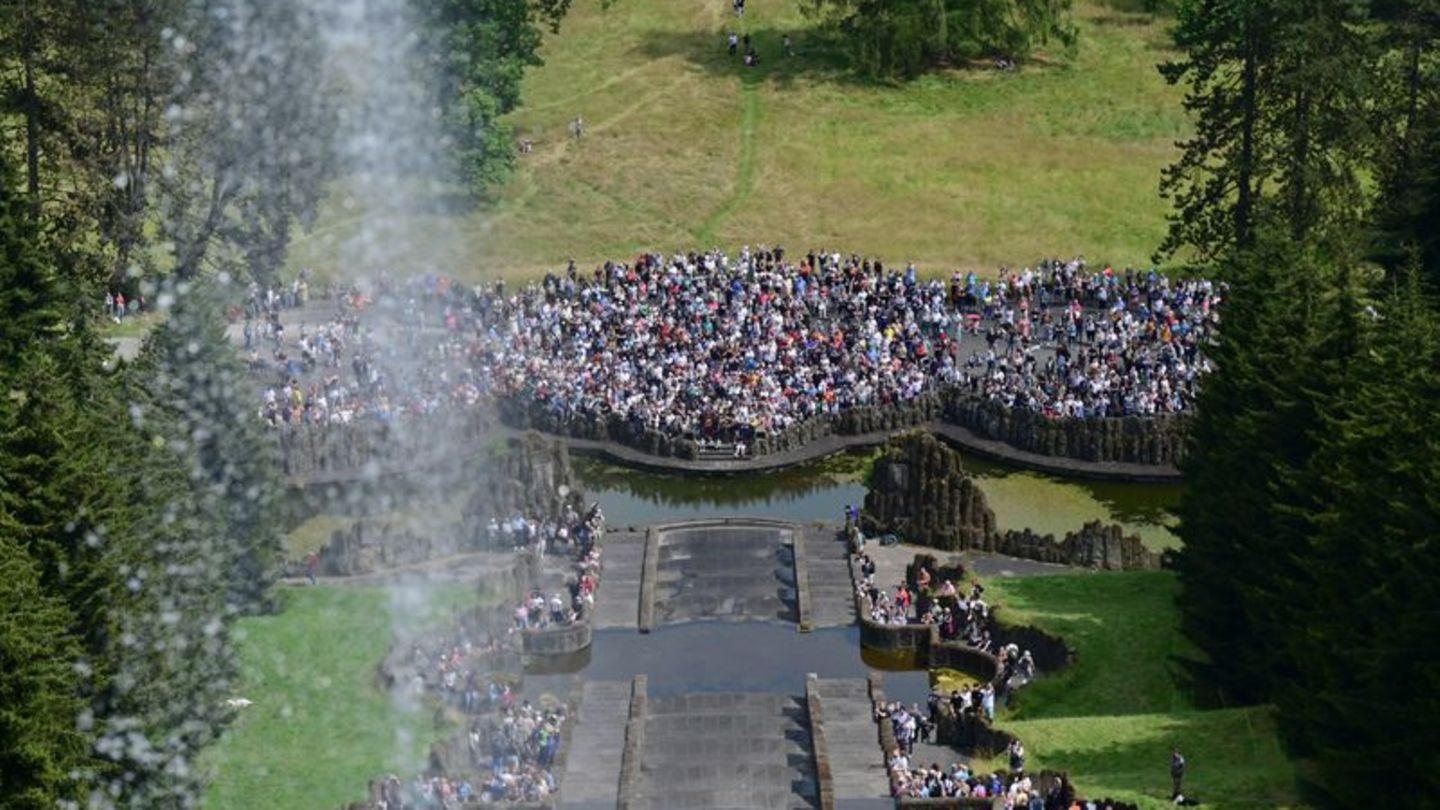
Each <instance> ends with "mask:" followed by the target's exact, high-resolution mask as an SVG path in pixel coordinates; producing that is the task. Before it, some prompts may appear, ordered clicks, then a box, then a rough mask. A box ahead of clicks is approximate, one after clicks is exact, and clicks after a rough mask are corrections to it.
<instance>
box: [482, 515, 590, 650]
mask: <svg viewBox="0 0 1440 810" xmlns="http://www.w3.org/2000/svg"><path fill="white" fill-rule="evenodd" d="M487 531H489V532H490V533H491V535H492V542H494V541H495V540H500V539H501V538H503V543H504V546H513V547H515V548H522V549H523V548H529V549H532V550H535V551H537V552H544V553H549V554H565V555H568V556H569V557H570V558H571V559H572V560H573V561H574V577H573V578H568V577H567V579H566V582H565V587H566V589H567V590H568V592H569V593H568V594H562V593H561V592H560V591H555V592H553V593H551V594H550V595H549V596H546V595H545V594H544V593H543V592H542V591H541V590H539V589H534V590H532V591H531V592H530V594H529V595H528V596H527V597H525V598H524V599H523V600H522V601H521V602H520V604H518V605H516V606H515V613H514V619H515V629H516V630H543V629H546V628H550V627H565V626H568V625H571V624H574V623H575V622H576V621H578V620H580V619H582V618H584V617H585V616H587V615H589V613H590V611H591V610H593V609H594V607H595V589H596V588H598V587H599V586H600V572H601V564H600V549H601V547H600V540H601V538H602V537H603V536H604V534H605V513H604V512H603V511H602V510H601V509H600V505H599V504H594V505H592V506H591V507H590V509H589V510H588V511H587V512H586V514H585V516H584V517H583V518H582V517H581V516H580V515H579V514H578V513H576V512H575V511H574V510H573V509H572V508H570V507H569V506H567V507H566V509H565V514H564V515H563V516H562V517H561V519H560V520H558V521H552V520H537V519H534V518H526V517H524V516H521V515H516V516H515V517H513V518H511V519H510V520H508V521H496V520H494V519H492V520H491V521H490V525H489V527H488V529H487Z"/></svg>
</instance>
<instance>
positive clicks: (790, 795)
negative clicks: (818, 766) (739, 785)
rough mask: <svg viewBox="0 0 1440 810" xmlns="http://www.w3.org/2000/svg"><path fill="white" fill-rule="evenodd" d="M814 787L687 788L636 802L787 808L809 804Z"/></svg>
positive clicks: (729, 809)
mask: <svg viewBox="0 0 1440 810" xmlns="http://www.w3.org/2000/svg"><path fill="white" fill-rule="evenodd" d="M813 796H814V789H813V788H812V789H811V790H810V792H809V793H808V794H806V793H802V794H801V795H800V796H796V795H795V792H794V791H788V790H778V789H777V790H756V791H747V790H742V789H734V788H730V789H719V788H717V789H714V790H704V789H687V790H667V791H665V792H664V793H663V794H661V795H657V796H646V797H645V798H644V799H643V800H642V801H641V802H640V803H639V804H640V806H642V807H645V808H653V809H654V810H782V809H783V810H790V809H791V808H811V807H814V806H815V805H814V804H813V803H812V802H813Z"/></svg>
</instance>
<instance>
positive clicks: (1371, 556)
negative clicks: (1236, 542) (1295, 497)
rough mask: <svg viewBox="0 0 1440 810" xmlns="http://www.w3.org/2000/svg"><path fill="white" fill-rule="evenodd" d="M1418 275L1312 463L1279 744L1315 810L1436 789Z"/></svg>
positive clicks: (1433, 380)
mask: <svg viewBox="0 0 1440 810" xmlns="http://www.w3.org/2000/svg"><path fill="white" fill-rule="evenodd" d="M1419 275H1420V274H1419V268H1418V263H1417V262H1412V264H1411V266H1410V269H1409V270H1408V271H1407V272H1406V273H1405V275H1404V276H1403V280H1402V281H1401V282H1400V283H1397V284H1395V285H1394V288H1395V289H1394V290H1393V292H1392V294H1391V295H1390V296H1389V298H1388V299H1387V301H1386V302H1385V303H1384V304H1383V305H1382V306H1380V307H1379V311H1378V313H1377V315H1376V316H1375V319H1374V320H1375V326H1374V327H1373V328H1365V329H1359V330H1356V331H1357V333H1358V334H1361V335H1362V336H1363V337H1362V340H1363V342H1364V344H1365V349H1366V356H1367V362H1365V363H1363V364H1358V365H1357V366H1355V367H1354V368H1353V369H1352V370H1351V373H1350V374H1349V375H1347V377H1348V378H1347V385H1346V389H1345V391H1344V393H1343V394H1342V395H1341V396H1338V397H1335V398H1333V399H1332V400H1331V401H1330V403H1329V405H1328V407H1327V408H1326V409H1325V413H1324V423H1323V429H1322V430H1321V431H1320V433H1319V435H1318V437H1317V439H1318V444H1319V447H1318V449H1317V451H1316V453H1315V455H1314V458H1313V461H1312V468H1313V470H1314V471H1315V475H1314V479H1315V482H1316V488H1317V490H1318V491H1320V492H1323V493H1324V498H1325V503H1324V504H1323V506H1322V508H1317V509H1315V510H1314V511H1312V512H1311V513H1310V514H1309V515H1307V518H1308V522H1309V527H1310V536H1311V539H1310V542H1309V543H1307V544H1306V546H1305V547H1304V549H1303V552H1302V551H1300V550H1297V551H1296V552H1295V554H1294V557H1295V565H1296V567H1297V568H1298V570H1300V571H1301V572H1302V573H1303V576H1302V577H1301V578H1299V579H1297V580H1296V581H1295V582H1293V583H1291V584H1290V586H1289V587H1288V588H1287V589H1286V598H1287V600H1288V601H1290V603H1291V604H1292V606H1293V609H1294V611H1295V613H1296V621H1295V622H1294V623H1293V625H1292V627H1291V632H1290V633H1289V634H1288V635H1287V636H1286V640H1285V644H1284V645H1283V652H1284V654H1285V655H1286V656H1287V657H1289V658H1291V659H1292V660H1293V661H1294V671H1295V677H1294V678H1293V679H1292V680H1290V681H1288V682H1286V683H1284V684H1282V685H1281V688H1280V689H1278V690H1277V693H1276V703H1277V705H1278V708H1279V710H1280V711H1279V714H1278V717H1279V725H1280V730H1281V732H1282V734H1283V736H1284V738H1285V740H1286V742H1287V744H1288V745H1289V747H1290V748H1291V750H1292V751H1294V752H1295V753H1296V754H1298V755H1299V756H1300V757H1301V758H1302V761H1303V762H1304V764H1305V767H1303V768H1302V774H1303V775H1304V781H1305V783H1306V788H1307V792H1309V793H1310V794H1311V798H1312V799H1313V800H1314V801H1315V803H1316V804H1317V805H1318V806H1322V807H1356V806H1361V805H1367V804H1388V803H1404V802H1407V801H1413V800H1414V798H1415V797H1417V796H1431V795H1435V791H1436V790H1437V789H1440V777H1437V773H1440V771H1437V770H1436V765H1437V762H1436V757H1437V753H1436V749H1435V747H1434V745H1433V744H1431V743H1430V742H1429V741H1430V740H1433V738H1434V728H1435V724H1436V722H1437V721H1440V697H1437V695H1440V652H1437V651H1436V650H1435V648H1434V646H1433V645H1431V644H1427V643H1426V639H1427V638H1428V637H1429V636H1432V635H1433V624H1434V621H1435V618H1436V612H1435V606H1436V605H1440V585H1437V582H1440V579H1437V578H1440V554H1437V553H1436V549H1435V548H1434V543H1435V538H1436V537H1440V440H1437V438H1436V437H1437V435H1440V432H1437V431H1440V417H1437V416H1436V412H1435V410H1434V408H1433V403H1434V402H1435V398H1436V397H1437V396H1440V331H1437V329H1436V326H1435V323H1434V318H1433V303H1432V302H1430V301H1427V300H1426V297H1425V295H1424V294H1423V292H1422V286H1421V284H1420V281H1419Z"/></svg>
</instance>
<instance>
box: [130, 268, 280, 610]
mask: <svg viewBox="0 0 1440 810" xmlns="http://www.w3.org/2000/svg"><path fill="white" fill-rule="evenodd" d="M225 289H226V286H225V285H224V284H216V283H211V282H202V283H190V284H181V285H179V286H177V287H176V288H175V293H176V294H175V295H174V299H175V304H174V306H173V307H171V309H170V311H169V318H168V319H167V320H166V322H165V323H164V324H163V325H161V326H160V327H158V328H157V329H156V330H155V333H154V334H153V335H152V336H151V339H150V342H149V344H148V345H147V346H146V349H145V352H144V354H143V356H142V358H141V360H140V363H139V364H138V365H137V366H136V368H135V369H134V372H135V373H136V374H138V375H139V376H140V377H141V379H143V387H144V389H145V390H144V392H143V398H144V400H145V401H148V402H149V403H150V407H151V408H152V409H153V410H156V411H165V412H166V413H167V414H168V419H169V420H172V421H173V422H174V430H175V431H176V432H177V435H178V436H179V437H180V438H179V441H181V442H183V443H184V445H185V446H186V447H187V448H188V449H189V451H190V452H189V453H188V454H187V456H186V458H187V459H189V461H190V462H191V466H190V468H189V469H188V471H187V472H188V476H189V480H190V486H191V487H192V488H193V490H194V496H195V498H196V500H197V501H198V502H199V503H200V504H201V509H202V511H203V512H205V513H207V514H209V515H210V516H211V517H212V518H213V519H214V524H213V526H212V529H213V530H214V531H215V532H217V533H218V534H219V535H220V536H221V537H222V538H223V540H222V542H221V546H222V547H223V548H224V549H225V554H226V559H225V562H224V563H223V565H224V568H225V573H226V577H225V582H226V595H227V597H228V602H227V606H228V609H229V610H230V611H231V612H240V613H248V612H254V611H256V610H259V609H261V608H263V607H264V605H265V602H266V598H267V592H268V590H269V587H270V585H271V584H272V583H273V582H274V581H275V579H276V578H277V577H278V575H279V569H280V565H281V564H282V563H283V562H284V560H283V558H282V557H283V553H284V547H283V543H282V540H281V536H280V531H279V526H278V522H277V515H276V512H277V510H276V502H277V500H278V492H279V489H280V486H281V484H280V477H279V460H278V457H277V452H276V449H275V443H274V442H273V441H272V440H271V437H269V436H267V435H265V433H264V429H263V427H262V425H261V423H260V420H259V419H258V417H257V416H256V414H255V403H256V402H258V401H259V394H258V392H257V391H256V390H255V388H254V384H253V382H252V381H251V379H250V376H249V374H248V373H247V372H246V370H245V368H244V366H243V364H242V363H241V361H240V358H239V356H238V355H237V354H236V352H235V348H234V346H233V345H232V344H231V343H230V341H229V340H228V339H227V338H226V335H225V323H226V321H225V315H224V308H223V303H224V299H223V297H222V295H223V293H224V291H225Z"/></svg>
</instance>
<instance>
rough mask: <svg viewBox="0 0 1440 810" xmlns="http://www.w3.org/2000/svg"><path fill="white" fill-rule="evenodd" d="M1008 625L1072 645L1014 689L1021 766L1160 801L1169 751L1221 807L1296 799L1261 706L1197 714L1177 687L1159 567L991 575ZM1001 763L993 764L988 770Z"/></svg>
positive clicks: (1180, 647) (1168, 602)
mask: <svg viewBox="0 0 1440 810" xmlns="http://www.w3.org/2000/svg"><path fill="white" fill-rule="evenodd" d="M986 587H987V589H989V591H990V593H991V594H992V596H993V600H994V602H995V603H996V604H998V605H1000V606H1001V613H1000V615H1001V617H1002V618H1003V619H1005V620H1006V621H1010V622H1017V623H1026V624H1034V625H1036V626H1039V627H1042V628H1044V629H1046V630H1049V631H1051V632H1053V633H1056V634H1058V635H1060V636H1062V637H1063V638H1065V639H1066V640H1067V641H1068V642H1069V643H1070V644H1071V646H1072V648H1073V649H1074V650H1075V663H1074V665H1073V666H1071V667H1070V668H1069V669H1067V670H1066V671H1064V672H1062V673H1060V674H1058V675H1056V676H1054V677H1048V678H1043V679H1041V680H1040V681H1038V682H1036V683H1034V684H1032V685H1031V686H1028V687H1026V688H1025V690H1024V691H1023V692H1021V693H1020V697H1019V700H1018V701H1017V706H1016V707H1014V708H1013V709H1012V710H1006V711H1005V712H1003V714H1002V716H1001V723H1000V724H1001V725H1002V726H1003V727H1004V728H1006V729H1008V730H1011V731H1013V732H1015V733H1016V734H1018V735H1019V736H1020V738H1021V740H1022V741H1024V743H1025V745H1026V748H1027V749H1028V751H1029V759H1030V760H1031V762H1030V763H1029V764H1030V766H1031V767H1052V768H1056V769H1061V770H1068V771H1069V772H1070V773H1071V774H1072V775H1073V776H1074V777H1075V779H1076V781H1077V783H1078V785H1079V787H1080V788H1081V790H1082V791H1084V792H1085V793H1086V795H1092V796H1101V797H1103V796H1107V795H1108V796H1113V797H1115V798H1123V799H1127V800H1132V801H1140V802H1141V803H1142V804H1144V805H1146V806H1155V807H1160V806H1169V804H1168V801H1167V799H1168V796H1169V789H1170V786H1169V757H1170V749H1171V746H1179V748H1180V750H1181V752H1182V753H1184V754H1185V756H1186V759H1187V761H1188V763H1189V772H1188V776H1187V792H1192V793H1194V794H1195V795H1196V796H1197V797H1199V798H1200V799H1201V800H1202V801H1204V802H1205V803H1206V804H1207V805H1211V806H1219V807H1282V806H1290V805H1294V804H1295V802H1296V799H1295V796H1294V767H1293V766H1292V765H1291V764H1290V763H1289V761H1288V760H1287V759H1286V757H1285V754H1284V752H1283V751H1282V750H1281V748H1280V744H1279V741H1278V739H1277V737H1276V733H1275V726H1274V720H1273V718H1272V716H1271V711H1270V709H1269V708H1267V707H1255V708H1246V709H1227V710H1220V711H1205V710H1200V709H1198V708H1196V707H1195V706H1194V705H1193V704H1192V703H1191V701H1190V700H1189V699H1188V697H1187V696H1186V694H1185V693H1184V692H1182V691H1181V690H1180V689H1179V687H1178V686H1177V683H1176V678H1175V672H1174V668H1173V664H1172V663H1171V658H1172V656H1174V655H1176V654H1178V653H1181V652H1183V651H1184V650H1185V649H1186V642H1185V640H1184V639H1183V638H1182V637H1181V635H1180V633H1179V629H1178V615H1177V613H1176V609H1175V606H1174V597H1175V593H1176V590H1177V584H1176V581H1175V577H1174V575H1173V574H1171V573H1169V572H1134V573H1124V574H1094V575H1061V576H1045V577H1029V578H1015V579H1000V578H994V579H990V580H988V581H987V583H986ZM1002 764H1003V763H1001V762H999V761H997V763H996V765H997V766H999V765H1002Z"/></svg>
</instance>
